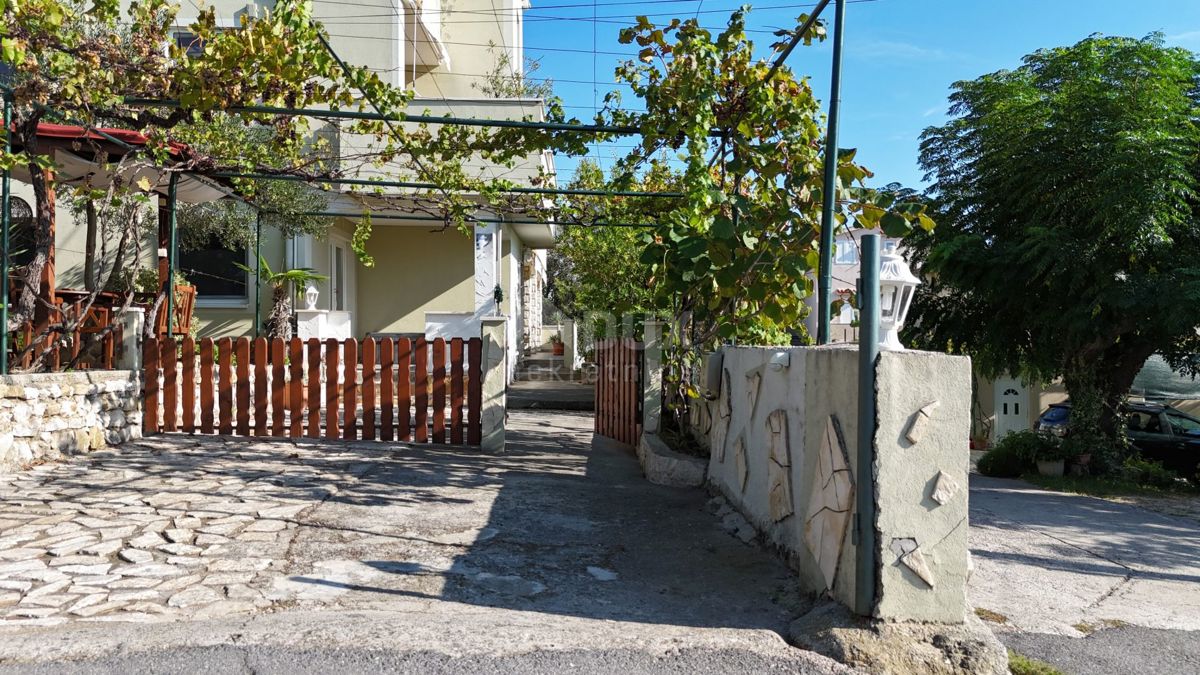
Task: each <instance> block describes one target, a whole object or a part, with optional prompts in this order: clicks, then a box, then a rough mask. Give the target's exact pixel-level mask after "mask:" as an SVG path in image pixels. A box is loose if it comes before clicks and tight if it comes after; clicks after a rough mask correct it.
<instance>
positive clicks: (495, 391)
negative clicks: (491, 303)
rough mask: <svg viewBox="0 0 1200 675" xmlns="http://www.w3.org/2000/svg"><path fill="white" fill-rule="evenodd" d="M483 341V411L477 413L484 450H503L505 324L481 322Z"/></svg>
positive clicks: (502, 321) (503, 321) (496, 319)
mask: <svg viewBox="0 0 1200 675" xmlns="http://www.w3.org/2000/svg"><path fill="white" fill-rule="evenodd" d="M482 324H483V327H482V331H481V332H482V337H483V383H482V386H483V410H482V411H481V413H480V422H481V424H482V426H483V429H482V437H483V438H482V441H483V442H482V444H481V445H482V447H483V449H484V450H490V451H501V450H503V449H504V422H505V419H504V418H505V413H506V410H505V405H506V402H505V388H506V386H507V383H508V378H507V377H506V375H507V370H508V368H507V362H508V358H507V356H508V349H507V345H506V342H505V341H506V340H507V337H508V320H507V319H506V318H504V317H502V316H487V317H484V318H483V321H482Z"/></svg>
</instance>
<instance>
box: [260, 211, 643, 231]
mask: <svg viewBox="0 0 1200 675" xmlns="http://www.w3.org/2000/svg"><path fill="white" fill-rule="evenodd" d="M264 215H283V214H278V213H272V212H270V211H266V212H264ZM287 215H292V216H311V217H315V218H350V219H355V218H362V217H363V216H367V217H369V218H371V219H372V220H415V221H419V222H430V223H444V222H446V219H445V218H442V217H439V216H425V215H421V214H412V215H407V214H375V213H370V212H365V213H364V212H359V213H354V212H339V211H302V212H300V213H290V214H287ZM465 220H467V221H468V222H472V223H489V224H491V223H495V224H501V225H560V226H566V227H658V226H657V225H655V224H654V223H572V222H562V221H557V220H504V219H503V218H478V217H475V216H471V217H469V218H465Z"/></svg>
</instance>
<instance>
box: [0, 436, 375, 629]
mask: <svg viewBox="0 0 1200 675" xmlns="http://www.w3.org/2000/svg"><path fill="white" fill-rule="evenodd" d="M361 459H362V457H360V456H358V455H357V454H356V453H355V451H354V450H353V446H352V445H343V446H336V445H335V446H332V447H330V446H318V445H311V444H309V445H305V444H302V443H291V442H274V441H271V442H262V441H259V442H255V441H252V440H247V439H223V438H215V437H208V438H203V437H179V436H176V437H174V438H169V439H164V438H163V437H158V438H155V439H146V440H142V441H138V442H135V443H131V444H127V445H126V446H124V448H122V449H121V450H119V451H106V452H100V453H95V454H92V455H89V456H87V457H79V458H75V459H72V460H70V461H67V462H64V463H53V464H45V465H42V466H38V467H35V468H33V469H31V470H28V471H25V472H21V473H18V474H14V475H8V476H0V627H3V626H12V625H54V624H59V623H65V622H68V621H113V620H119V621H157V620H175V619H179V618H185V617H186V618H204V617H212V616H219V615H224V614H232V613H241V612H250V611H255V610H263V609H266V608H268V607H269V606H270V605H271V604H272V600H270V599H269V597H268V596H270V588H271V586H272V584H273V583H274V581H275V580H276V579H277V578H278V577H279V576H280V575H281V574H282V568H283V567H284V566H285V564H286V554H287V551H288V547H289V545H290V544H291V543H292V540H293V538H294V536H295V533H296V528H297V517H298V516H299V515H300V514H301V512H303V511H304V510H306V509H309V508H312V507H314V506H315V505H316V504H319V503H320V502H321V501H323V500H324V499H326V498H328V497H329V496H330V495H332V494H333V493H334V492H336V490H337V485H338V483H339V481H340V482H344V481H346V480H347V479H353V477H354V476H355V475H360V474H362V473H364V472H365V471H366V470H367V469H368V468H369V464H366V463H362V462H361V461H358V463H356V460H361Z"/></svg>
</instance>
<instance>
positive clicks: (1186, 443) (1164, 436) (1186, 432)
mask: <svg viewBox="0 0 1200 675" xmlns="http://www.w3.org/2000/svg"><path fill="white" fill-rule="evenodd" d="M1124 413H1125V415H1126V417H1127V420H1128V422H1127V427H1126V434H1127V435H1128V437H1129V442H1130V444H1131V445H1133V447H1134V449H1135V450H1137V451H1138V454H1140V455H1141V456H1142V457H1144V458H1146V459H1152V460H1154V461H1156V462H1162V464H1163V466H1164V467H1166V468H1168V469H1170V470H1172V471H1174V472H1176V473H1178V474H1179V475H1181V476H1187V477H1189V478H1194V477H1196V476H1198V475H1200V420H1198V419H1196V418H1195V417H1192V416H1191V415H1186V414H1184V413H1182V412H1180V411H1178V410H1176V409H1175V408H1172V407H1171V406H1169V405H1163V404H1161V403H1127V404H1126V405H1125V409H1124ZM1070 418H1071V404H1070V403H1056V404H1054V405H1052V406H1050V407H1049V408H1047V409H1046V411H1045V412H1043V413H1042V415H1041V417H1039V418H1038V421H1037V425H1036V426H1035V428H1036V429H1037V430H1038V431H1041V432H1046V433H1050V434H1054V435H1055V436H1066V435H1067V433H1068V427H1069V422H1070Z"/></svg>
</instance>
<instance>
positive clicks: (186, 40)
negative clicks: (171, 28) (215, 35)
mask: <svg viewBox="0 0 1200 675" xmlns="http://www.w3.org/2000/svg"><path fill="white" fill-rule="evenodd" d="M175 45H176V46H177V47H179V48H180V49H182V50H183V53H185V54H187V55H188V57H189V58H196V57H197V56H201V55H202V54H204V40H201V39H200V38H198V37H196V34H195V33H192V32H189V31H186V30H180V31H175Z"/></svg>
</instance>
